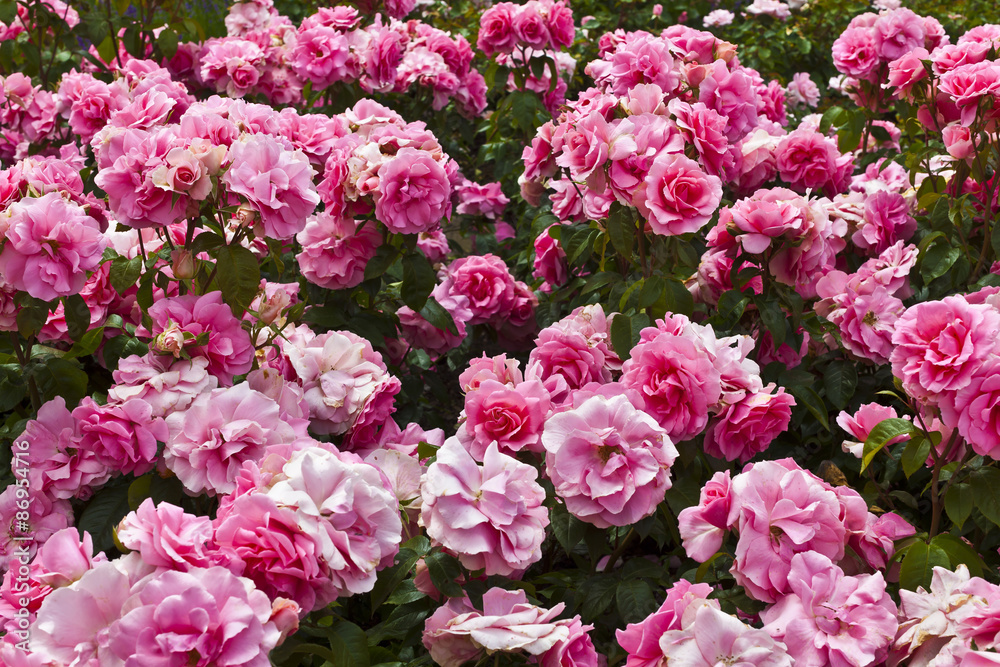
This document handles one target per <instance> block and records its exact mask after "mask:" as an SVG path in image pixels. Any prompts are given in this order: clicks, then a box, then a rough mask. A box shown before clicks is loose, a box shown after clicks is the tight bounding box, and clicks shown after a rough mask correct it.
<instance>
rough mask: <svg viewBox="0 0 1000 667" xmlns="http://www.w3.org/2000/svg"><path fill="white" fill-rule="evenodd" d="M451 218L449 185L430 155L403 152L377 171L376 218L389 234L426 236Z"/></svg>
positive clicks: (421, 152)
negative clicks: (447, 218)
mask: <svg viewBox="0 0 1000 667" xmlns="http://www.w3.org/2000/svg"><path fill="white" fill-rule="evenodd" d="M450 216H451V184H450V182H449V181H448V175H447V173H445V170H444V167H442V166H441V165H440V164H439V163H438V162H437V161H436V160H434V158H433V157H431V155H430V153H428V152H427V151H423V150H418V149H416V148H409V147H407V148H402V149H400V150H399V152H398V153H396V156H395V157H393V158H392V159H390V160H387V161H386V162H384V163H382V166H381V167H379V170H378V195H377V197H376V199H375V217H376V218H377V219H378V221H379V222H381V223H382V224H384V225H385V226H386V227H388V228H389V230H390V231H392V232H395V233H399V234H417V233H419V232H428V231H431V230H432V229H434V228H435V227H437V226H438V225H439V224H440V223H441V220H442V219H443V218H446V217H450Z"/></svg>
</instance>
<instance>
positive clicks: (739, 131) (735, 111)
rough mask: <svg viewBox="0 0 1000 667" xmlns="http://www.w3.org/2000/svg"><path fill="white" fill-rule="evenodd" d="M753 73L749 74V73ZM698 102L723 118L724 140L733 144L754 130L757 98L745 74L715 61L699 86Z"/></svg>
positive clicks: (748, 77)
mask: <svg viewBox="0 0 1000 667" xmlns="http://www.w3.org/2000/svg"><path fill="white" fill-rule="evenodd" d="M751 71H752V70H751ZM698 101H699V102H701V103H703V104H705V105H706V106H707V107H708V108H709V109H715V110H716V111H717V112H719V114H721V115H722V116H725V117H726V120H727V121H728V122H727V124H726V136H727V137H728V138H729V141H730V142H736V141H738V140H739V139H742V138H743V137H744V136H746V135H747V134H748V133H749V132H750V131H751V130H753V129H754V128H755V127H757V124H758V117H757V94H756V92H755V90H754V85H753V80H752V79H751V78H750V76H749V75H748V73H747V71H745V70H743V69H742V68H740V67H738V66H730V65H727V64H726V63H725V61H722V60H716V61H715V62H714V63H712V64H711V65H709V66H708V69H707V72H706V76H705V79H704V80H703V81H701V82H700V83H699V84H698Z"/></svg>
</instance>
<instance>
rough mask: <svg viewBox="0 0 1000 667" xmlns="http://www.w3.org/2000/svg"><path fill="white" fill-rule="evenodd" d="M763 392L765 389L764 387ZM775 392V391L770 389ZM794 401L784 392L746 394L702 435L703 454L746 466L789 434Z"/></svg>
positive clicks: (780, 390) (779, 389)
mask: <svg viewBox="0 0 1000 667" xmlns="http://www.w3.org/2000/svg"><path fill="white" fill-rule="evenodd" d="M765 389H767V388H766V387H765ZM771 391H774V388H773V387H772V388H771ZM793 405H795V399H794V398H792V396H791V395H790V394H786V393H785V390H784V389H783V388H780V387H779V388H778V390H777V391H776V392H775V393H773V394H772V393H771V392H770V391H763V392H758V393H756V394H747V396H746V397H745V398H744V399H742V400H741V401H739V402H738V403H733V404H732V405H730V406H729V407H728V408H726V410H725V412H723V413H721V414H720V415H719V421H718V422H716V423H715V425H714V426H712V427H711V428H709V429H708V431H707V432H706V434H705V444H704V447H705V452H706V453H707V454H709V455H711V456H715V457H716V458H724V459H726V460H727V461H735V460H737V459H738V460H739V461H740V463H746V462H747V461H749V460H750V459H751V458H753V457H754V456H756V455H757V454H759V453H761V452H763V451H764V450H766V449H767V448H768V446H769V445H770V444H771V441H773V440H774V438H776V437H777V436H778V435H779V434H781V433H783V432H784V431H786V430H788V424H789V422H790V421H791V418H792V406H793Z"/></svg>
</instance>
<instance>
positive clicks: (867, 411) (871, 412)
mask: <svg viewBox="0 0 1000 667" xmlns="http://www.w3.org/2000/svg"><path fill="white" fill-rule="evenodd" d="M898 416H899V415H897V414H896V411H895V410H894V409H893V408H890V407H887V406H884V405H879V404H878V403H866V404H865V405H862V406H861V407H859V408H858V411H857V412H855V413H854V414H853V415H851V414H848V413H847V412H841V413H840V414H839V415H837V425H838V426H840V428H842V429H844V430H845V431H847V432H848V433H850V434H851V435H852V436H853V437H854V439H855V440H856V441H857V442H852V441H849V440H845V441H844V444H843V445H842V446H843V449H844V451H845V452H848V453H850V454H854V455H855V456H857V457H858V458H859V459H860V458H861V455H862V453H863V452H864V443H865V440H867V439H868V436H869V435H871V431H872V429H873V428H875V427H876V426H878V424H879V422H882V421H884V420H886V419H895V418H896V417H898ZM907 437H908V436H906V435H900V436H896V437H895V438H893V439H892V440H890V441H889V442H887V443H886V446H887V447H888V446H890V445H894V444H896V443H897V442H902V441H903V440H906V439H907Z"/></svg>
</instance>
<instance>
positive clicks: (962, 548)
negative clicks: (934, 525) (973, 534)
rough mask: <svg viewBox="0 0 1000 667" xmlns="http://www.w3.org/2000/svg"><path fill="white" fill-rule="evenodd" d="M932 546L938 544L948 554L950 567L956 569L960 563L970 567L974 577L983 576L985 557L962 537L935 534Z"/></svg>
mask: <svg viewBox="0 0 1000 667" xmlns="http://www.w3.org/2000/svg"><path fill="white" fill-rule="evenodd" d="M931 546H937V547H940V548H941V549H943V550H944V552H945V553H946V554H948V560H949V561H951V567H950V568H949V569H952V570H954V569H955V568H956V567H958V566H959V565H965V566H966V567H968V568H969V573H970V574H971V575H972V576H974V577H981V576H983V559H982V557H981V556H980V555H979V552H978V551H976V550H975V549H973V548H972V547H971V546H969V545H968V544H967V543H966V542H965V541H964V540H963V539H962V538H960V537H956V536H954V535H951V534H949V533H942V534H940V535H935V536H934V539H933V540H931Z"/></svg>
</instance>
